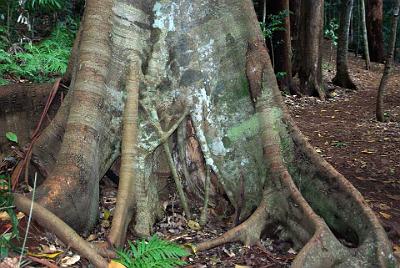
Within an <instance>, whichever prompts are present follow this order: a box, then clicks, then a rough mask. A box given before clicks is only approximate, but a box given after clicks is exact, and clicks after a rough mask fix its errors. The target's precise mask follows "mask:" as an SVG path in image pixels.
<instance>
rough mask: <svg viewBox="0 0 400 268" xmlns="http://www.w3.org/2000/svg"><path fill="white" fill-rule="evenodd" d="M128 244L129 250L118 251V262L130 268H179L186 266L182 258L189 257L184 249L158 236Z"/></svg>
mask: <svg viewBox="0 0 400 268" xmlns="http://www.w3.org/2000/svg"><path fill="white" fill-rule="evenodd" d="M128 243H129V249H128V250H117V255H118V257H119V258H118V259H117V260H116V261H117V262H119V263H121V264H123V265H125V266H126V267H128V268H148V267H160V268H169V267H177V266H181V265H184V264H185V262H184V261H182V260H180V258H181V257H185V256H188V255H189V254H188V252H187V251H186V250H185V249H184V248H182V247H180V246H178V245H176V244H174V243H171V242H169V241H165V240H161V239H159V238H158V237H157V236H153V237H151V238H150V240H148V241H146V240H141V241H139V242H136V243H132V242H130V241H128Z"/></svg>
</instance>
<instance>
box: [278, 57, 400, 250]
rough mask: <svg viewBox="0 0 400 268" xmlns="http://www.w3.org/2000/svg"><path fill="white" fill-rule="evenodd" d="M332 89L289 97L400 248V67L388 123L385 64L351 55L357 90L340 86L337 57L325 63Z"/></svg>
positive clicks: (300, 121) (318, 145)
mask: <svg viewBox="0 0 400 268" xmlns="http://www.w3.org/2000/svg"><path fill="white" fill-rule="evenodd" d="M323 69H324V80H325V82H326V88H328V89H330V90H332V92H331V93H330V95H331V96H332V98H329V99H327V101H324V102H322V101H319V100H316V99H315V98H302V99H299V98H295V97H287V98H286V100H285V102H286V104H287V105H288V108H289V110H290V111H291V114H292V116H293V118H294V119H295V121H296V123H297V125H298V126H299V128H300V129H301V131H302V132H303V133H304V134H305V135H306V136H307V137H308V139H309V141H310V143H311V144H312V145H313V146H314V147H315V149H316V150H317V151H318V152H319V153H320V154H321V156H323V157H324V158H325V159H326V160H327V161H328V162H329V163H331V164H332V165H333V166H334V167H335V168H336V169H337V170H338V171H339V172H340V173H342V174H343V175H344V176H345V177H346V178H347V179H348V180H349V181H350V182H351V183H352V184H353V185H354V186H355V187H356V188H357V189H358V190H359V191H360V192H361V194H362V195H363V196H364V198H365V199H366V201H367V202H368V204H369V205H370V207H371V208H372V209H373V210H374V211H375V213H376V214H377V216H378V217H379V219H380V220H381V221H382V224H383V226H384V227H385V229H386V231H387V232H388V236H389V238H390V239H391V240H392V242H393V245H394V247H395V250H396V251H397V252H399V253H400V248H399V245H400V66H399V65H397V66H396V67H395V69H394V71H393V74H392V76H391V79H390V83H389V85H388V89H387V91H386V93H385V99H384V103H385V105H384V110H385V112H386V115H387V118H388V122H387V123H379V122H377V121H376V119H375V102H376V95H377V89H378V86H379V82H380V79H381V75H382V72H383V64H375V63H373V64H372V68H371V70H369V71H367V70H365V68H364V60H363V59H361V58H360V57H357V58H356V57H354V55H352V54H350V56H349V69H350V74H351V77H352V79H353V82H355V83H356V85H357V87H358V90H357V91H346V90H345V89H341V88H337V87H335V86H334V85H333V84H332V83H331V82H330V81H331V80H332V78H333V77H334V74H335V63H334V61H332V62H329V61H328V60H326V61H325V62H324V64H323Z"/></svg>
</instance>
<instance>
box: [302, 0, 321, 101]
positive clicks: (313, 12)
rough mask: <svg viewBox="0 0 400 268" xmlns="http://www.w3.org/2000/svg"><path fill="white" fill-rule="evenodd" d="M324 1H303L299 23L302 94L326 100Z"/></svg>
mask: <svg viewBox="0 0 400 268" xmlns="http://www.w3.org/2000/svg"><path fill="white" fill-rule="evenodd" d="M323 14H324V1H312V0H302V1H301V11H300V21H299V41H298V55H299V57H300V60H299V66H298V68H299V70H298V74H299V79H300V92H301V93H302V94H304V95H308V96H318V97H320V98H321V99H324V98H325V92H324V89H323V84H322V54H321V50H322V37H323V17H324V16H323Z"/></svg>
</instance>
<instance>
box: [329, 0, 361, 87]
mask: <svg viewBox="0 0 400 268" xmlns="http://www.w3.org/2000/svg"><path fill="white" fill-rule="evenodd" d="M352 10H353V0H341V6H340V24H339V38H338V45H337V53H336V76H335V77H334V78H333V83H334V84H335V85H337V86H340V87H345V88H350V89H356V85H354V83H353V81H351V78H350V75H349V68H348V66H347V54H348V47H349V28H350V21H351V13H352Z"/></svg>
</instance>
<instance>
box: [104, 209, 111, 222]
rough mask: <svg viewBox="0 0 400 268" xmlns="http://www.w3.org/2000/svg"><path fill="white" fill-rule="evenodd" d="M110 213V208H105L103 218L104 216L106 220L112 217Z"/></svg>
mask: <svg viewBox="0 0 400 268" xmlns="http://www.w3.org/2000/svg"><path fill="white" fill-rule="evenodd" d="M110 215H111V212H110V211H109V210H107V209H105V210H104V211H103V218H104V219H105V220H108V219H109V218H110Z"/></svg>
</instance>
